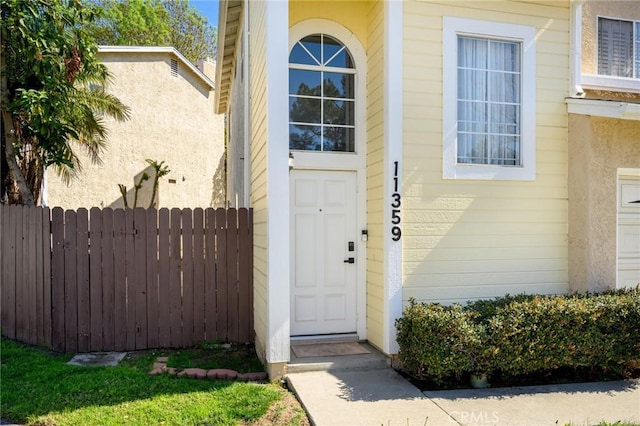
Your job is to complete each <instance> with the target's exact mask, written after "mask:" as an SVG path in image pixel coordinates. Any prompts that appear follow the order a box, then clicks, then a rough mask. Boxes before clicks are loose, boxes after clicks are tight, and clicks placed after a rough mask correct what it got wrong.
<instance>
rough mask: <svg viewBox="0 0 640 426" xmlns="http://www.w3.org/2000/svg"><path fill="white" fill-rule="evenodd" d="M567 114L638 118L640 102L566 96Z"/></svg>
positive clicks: (623, 118) (625, 118) (639, 116)
mask: <svg viewBox="0 0 640 426" xmlns="http://www.w3.org/2000/svg"><path fill="white" fill-rule="evenodd" d="M565 102H566V103H567V112H568V113H569V114H580V115H591V116H594V117H605V118H618V119H621V120H640V104H635V103H630V102H621V101H602V100H597V99H575V98H567V99H566V100H565Z"/></svg>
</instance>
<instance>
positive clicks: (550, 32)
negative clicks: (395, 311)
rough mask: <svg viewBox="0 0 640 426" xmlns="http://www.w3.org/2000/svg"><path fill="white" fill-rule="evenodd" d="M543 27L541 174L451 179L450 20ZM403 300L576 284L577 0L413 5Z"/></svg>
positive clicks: (407, 34)
mask: <svg viewBox="0 0 640 426" xmlns="http://www.w3.org/2000/svg"><path fill="white" fill-rule="evenodd" d="M443 16H452V17H462V18H469V19H482V20H487V21H496V22H505V23H514V24H520V25H529V26H534V27H535V28H536V30H537V31H536V34H537V44H536V49H537V51H536V74H537V81H536V111H537V113H536V156H537V164H536V173H537V175H536V180H535V181H534V182H518V181H472V180H443V179H442V143H443V142H442V141H443V137H442V108H443V105H442V97H443V93H442V92H443V88H442V63H443V61H442V53H443V52H442V17H443ZM403 53H404V63H403V67H404V93H403V95H404V96H403V97H404V123H403V127H404V138H403V139H404V140H403V147H404V152H403V156H404V169H403V175H404V182H403V207H404V212H403V226H404V229H403V269H404V289H403V299H404V300H405V301H406V300H407V299H408V298H409V297H414V298H416V299H418V300H428V301H441V302H445V303H449V302H453V301H458V302H464V301H466V300H469V299H473V298H480V297H493V296H498V295H503V294H505V293H511V294H513V293H519V292H531V293H533V292H535V293H562V292H566V291H567V289H568V272H567V268H568V260H567V245H568V242H567V216H568V213H567V182H566V180H567V179H566V175H567V144H568V141H567V113H566V108H565V105H564V101H563V99H564V97H566V96H567V95H568V93H567V91H568V85H569V83H568V79H569V75H568V70H569V2H568V1H566V2H560V1H549V2H541V1H536V2H529V1H495V2H485V1H473V2H462V1H456V2H449V1H443V2H426V1H405V2H404V52H403Z"/></svg>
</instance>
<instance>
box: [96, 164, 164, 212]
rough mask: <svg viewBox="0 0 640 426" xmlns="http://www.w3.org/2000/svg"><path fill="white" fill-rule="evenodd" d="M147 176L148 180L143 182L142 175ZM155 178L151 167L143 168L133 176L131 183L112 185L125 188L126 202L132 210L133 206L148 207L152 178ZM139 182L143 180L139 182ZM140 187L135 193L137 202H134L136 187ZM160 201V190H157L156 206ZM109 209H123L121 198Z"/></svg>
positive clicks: (151, 191)
mask: <svg viewBox="0 0 640 426" xmlns="http://www.w3.org/2000/svg"><path fill="white" fill-rule="evenodd" d="M145 174H146V175H147V176H148V179H146V180H143V176H144V175H145ZM154 176H155V170H154V169H153V167H152V166H151V165H149V166H147V167H145V168H144V169H143V170H142V171H140V173H138V174H137V175H135V176H134V177H133V179H132V180H131V182H124V183H122V182H118V183H115V184H114V185H118V184H122V185H124V186H126V197H127V202H128V205H129V207H130V208H133V207H134V205H135V206H137V207H144V208H147V207H149V203H150V202H151V194H152V193H153V178H154ZM141 180H143V181H142V182H141ZM140 183H142V185H141V186H140V188H139V189H138V193H137V201H136V185H140ZM159 199H160V190H159V189H158V193H157V194H156V206H157V205H158V204H159ZM109 207H111V208H113V209H123V208H124V207H125V203H124V199H123V198H122V197H120V198H118V199H117V200H115V201H114V202H112V203H111V204H109Z"/></svg>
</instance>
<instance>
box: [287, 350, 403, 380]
mask: <svg viewBox="0 0 640 426" xmlns="http://www.w3.org/2000/svg"><path fill="white" fill-rule="evenodd" d="M360 345H363V346H364V347H365V348H366V349H367V350H368V351H369V353H367V354H358V355H340V356H328V357H309V358H297V357H296V356H295V354H294V353H293V351H292V352H291V361H290V362H289V364H288V365H287V374H295V373H305V372H309V371H345V370H349V371H358V370H375V369H382V368H390V365H391V364H390V360H389V358H388V357H387V356H386V355H384V354H382V353H380V352H379V351H378V350H376V349H375V348H373V347H372V346H370V345H368V344H367V343H360Z"/></svg>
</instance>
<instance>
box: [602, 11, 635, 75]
mask: <svg viewBox="0 0 640 426" xmlns="http://www.w3.org/2000/svg"><path fill="white" fill-rule="evenodd" d="M598 74H601V75H611V76H616V77H626V78H640V21H638V22H634V21H625V20H621V19H609V18H598Z"/></svg>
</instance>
